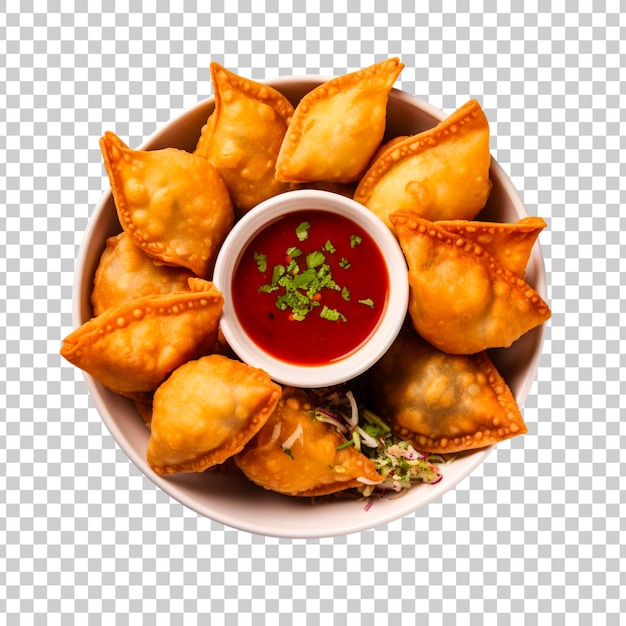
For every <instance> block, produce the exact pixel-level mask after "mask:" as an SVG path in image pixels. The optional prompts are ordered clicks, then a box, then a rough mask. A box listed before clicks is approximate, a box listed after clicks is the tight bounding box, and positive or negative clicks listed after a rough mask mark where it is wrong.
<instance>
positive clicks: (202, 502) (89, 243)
mask: <svg viewBox="0 0 626 626" xmlns="http://www.w3.org/2000/svg"><path fill="white" fill-rule="evenodd" d="M324 81H325V79H323V78H320V77H286V78H277V79H273V80H268V81H266V82H267V84H269V85H271V86H272V87H274V88H276V89H278V90H279V91H281V92H282V93H283V94H284V95H285V96H286V97H287V98H289V99H290V100H291V101H292V102H293V103H294V104H296V103H297V102H298V101H299V100H300V98H302V96H303V95H305V94H306V93H307V92H309V91H310V90H311V89H313V88H314V87H316V86H317V85H319V84H320V83H322V82H324ZM459 104H462V103H459ZM213 108H214V101H213V99H212V98H209V99H207V100H204V101H202V102H200V103H198V104H197V105H196V106H195V107H193V108H191V109H190V110H188V111H186V112H185V113H184V114H182V115H181V116H179V117H178V118H176V119H174V120H173V121H171V122H170V123H168V124H167V125H166V126H165V127H164V128H163V129H162V130H161V131H159V132H158V133H156V134H155V135H154V136H152V137H151V138H150V139H149V140H148V141H147V142H146V143H145V144H144V145H143V146H142V148H143V149H158V148H164V147H168V146H172V147H177V148H181V149H186V150H193V149H194V147H195V145H196V142H197V139H198V137H199V134H200V129H201V128H202V126H203V125H204V124H205V122H206V119H207V117H208V115H209V113H210V112H211V111H212V110H213ZM444 117H446V116H445V114H444V113H442V112H441V111H439V110H438V109H436V108H435V107H433V106H431V105H430V104H428V103H427V102H425V101H424V100H422V99H420V98H417V97H415V96H411V95H408V94H406V93H404V92H401V91H399V90H395V89H394V90H392V92H391V94H390V97H389V105H388V116H387V136H388V137H393V136H398V135H406V134H410V133H416V132H419V131H422V130H426V129H428V128H431V127H433V126H434V125H435V124H437V123H438V122H439V121H441V120H442V119H444ZM111 130H115V129H114V128H113V129H111ZM490 175H491V179H492V182H493V190H492V192H491V195H490V198H489V201H488V203H487V206H486V207H485V209H484V210H483V211H482V212H481V214H480V215H479V216H478V218H477V219H484V220H492V221H500V222H512V221H516V220H518V219H521V218H523V217H526V216H527V215H528V214H527V212H526V209H525V207H524V204H523V202H522V200H521V198H520V196H519V195H518V193H517V191H516V190H515V188H514V187H513V185H512V183H511V181H510V180H509V178H508V177H507V176H506V174H505V173H504V171H503V170H502V168H501V167H500V166H499V165H498V164H497V163H496V162H495V161H494V160H492V165H491V172H490ZM120 231H121V227H120V224H119V222H118V219H117V214H116V211H115V206H114V204H113V198H112V195H111V193H110V191H106V192H105V193H104V195H103V197H102V199H101V201H100V203H99V204H98V206H97V207H96V208H95V210H94V212H93V216H92V218H91V220H90V223H89V225H88V228H87V232H86V233H85V237H84V240H83V243H82V246H81V250H80V254H79V257H78V260H77V264H76V276H75V284H74V293H73V323H74V325H75V326H79V325H80V324H82V323H84V322H86V321H87V320H88V319H89V318H90V317H91V316H92V309H91V304H90V294H91V289H92V285H93V277H94V273H95V269H96V267H97V264H98V260H99V258H100V255H101V254H102V251H103V250H104V247H105V242H106V239H107V237H109V236H111V235H114V234H117V233H119V232H120ZM526 280H527V281H528V282H529V284H530V285H531V286H533V287H534V289H535V290H536V291H537V292H538V293H539V294H540V295H541V296H542V297H544V298H545V295H546V280H545V267H544V262H543V257H542V254H541V249H540V247H539V245H535V247H534V249H533V251H532V255H531V258H530V261H529V264H528V268H527V274H526ZM543 337H544V326H541V327H538V328H535V329H533V330H532V331H530V332H529V333H527V334H526V335H524V336H523V337H522V338H521V339H519V340H518V341H516V342H515V343H514V344H513V346H512V347H511V348H508V349H502V350H493V351H491V352H490V357H491V359H492V360H493V362H494V364H495V365H496V366H497V367H498V369H499V371H500V372H501V373H502V375H503V376H504V378H505V380H506V381H507V383H508V385H509V387H510V388H511V391H512V392H513V394H514V396H515V398H516V400H517V402H518V404H519V405H520V407H521V406H522V405H523V403H524V400H525V399H526V396H527V395H528V392H529V390H530V388H531V385H532V383H533V381H534V378H535V375H536V372H537V367H538V363H539V358H540V355H541V347H542V344H543ZM85 380H86V382H87V386H88V389H89V392H90V394H91V396H92V399H93V401H94V403H95V405H96V407H97V409H98V411H99V413H100V415H101V416H102V420H103V421H104V423H105V425H106V426H107V428H108V429H109V431H110V432H111V434H112V435H113V437H114V438H115V440H116V441H117V443H118V444H119V446H120V447H121V448H122V450H123V451H124V452H125V453H126V454H127V455H128V457H129V458H130V459H131V461H132V462H133V463H134V464H135V465H136V466H137V467H138V468H139V469H140V470H141V471H142V472H143V473H144V474H145V475H146V476H147V477H148V478H150V480H152V481H153V482H154V483H155V484H156V485H157V486H158V487H160V488H161V489H163V491H165V492H166V493H168V494H169V495H170V496H172V497H173V498H175V499H176V500H178V501H179V502H181V503H182V504H184V505H185V506H187V507H189V508H190V509H192V510H194V511H196V512H197V513H199V514H200V515H204V516H206V517H208V518H211V519H213V520H215V521H217V522H220V523H222V524H225V525H227V526H231V527H234V528H237V529H240V530H244V531H248V532H251V533H256V534H259V535H268V536H275V537H291V538H306V537H328V536H336V535H344V534H347V533H352V532H357V531H362V530H367V529H371V528H374V527H377V526H380V525H383V524H387V523H389V522H391V521H393V520H395V519H398V518H400V517H403V516H405V515H407V514H410V513H413V512H414V511H416V510H417V509H418V508H420V507H423V506H425V505H426V504H428V503H429V502H431V501H433V500H435V499H437V498H439V497H441V496H442V495H443V494H444V493H445V492H447V491H449V490H450V489H453V488H454V487H455V485H456V484H457V483H458V482H459V481H461V480H462V479H463V478H465V477H467V476H468V475H469V474H470V473H471V472H472V471H473V470H474V469H475V468H476V467H478V466H479V465H480V464H481V463H483V461H484V460H485V459H486V458H487V456H488V455H489V453H490V450H491V448H485V449H482V450H477V451H475V452H471V453H468V454H465V455H462V456H460V457H459V458H457V459H456V460H455V461H454V462H453V463H451V464H450V465H447V466H444V467H443V479H442V480H441V481H440V482H439V483H437V484H435V485H428V484H423V485H418V486H416V487H414V488H412V489H411V490H409V491H408V492H407V493H406V494H405V495H403V496H402V497H401V498H397V499H384V500H376V501H375V502H374V504H373V506H371V507H370V508H369V509H367V510H366V507H365V506H364V504H363V502H358V501H352V500H340V501H334V502H323V503H319V504H315V505H312V504H311V502H310V501H309V500H308V499H306V498H305V499H300V498H294V497H288V496H282V495H279V494H276V493H272V492H269V491H265V490H263V489H261V488H260V487H257V486H255V485H254V484H252V483H251V482H250V481H248V480H247V479H245V478H243V477H242V476H239V475H235V474H233V475H225V474H212V473H207V472H205V473H203V474H181V475H175V476H172V477H167V478H166V477H160V476H157V475H156V474H155V473H154V472H152V470H151V469H150V467H149V466H148V464H147V462H146V458H145V453H146V447H147V443H148V437H149V432H148V430H147V429H146V427H145V424H144V422H143V420H142V419H141V417H140V416H139V414H138V413H137V412H136V410H135V408H134V406H133V404H132V402H130V401H129V400H127V399H126V398H123V397H121V396H119V395H117V394H115V393H113V392H111V391H109V390H108V389H106V388H104V387H103V386H102V385H100V384H99V383H98V382H96V381H95V380H93V379H92V378H91V377H90V376H88V375H85Z"/></svg>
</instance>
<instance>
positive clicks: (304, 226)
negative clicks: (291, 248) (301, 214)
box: [296, 222, 311, 241]
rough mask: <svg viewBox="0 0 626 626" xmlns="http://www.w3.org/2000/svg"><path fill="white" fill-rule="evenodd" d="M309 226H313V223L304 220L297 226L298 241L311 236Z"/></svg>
mask: <svg viewBox="0 0 626 626" xmlns="http://www.w3.org/2000/svg"><path fill="white" fill-rule="evenodd" d="M309 228H311V224H309V222H302V223H301V224H300V225H299V226H298V227H297V228H296V236H297V237H298V241H304V240H305V239H307V237H308V236H309Z"/></svg>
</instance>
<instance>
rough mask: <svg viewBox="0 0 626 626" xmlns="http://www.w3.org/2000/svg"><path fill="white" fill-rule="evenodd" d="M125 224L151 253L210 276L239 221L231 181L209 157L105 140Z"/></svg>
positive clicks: (103, 147) (113, 138) (103, 145)
mask: <svg viewBox="0 0 626 626" xmlns="http://www.w3.org/2000/svg"><path fill="white" fill-rule="evenodd" d="M100 147H101V150H102V155H103V157H104V165H105V168H106V171H107V174H108V175H109V181H110V183H111V190H112V192H113V199H114V200H115V207H116V209H117V215H118V218H119V220H120V224H121V225H122V228H123V229H124V230H125V231H126V232H127V233H128V235H129V236H130V238H131V239H132V241H133V243H134V244H135V245H137V246H139V247H140V248H141V249H142V250H143V251H144V252H145V253H146V254H147V255H148V256H151V257H152V258H154V259H157V260H158V261H160V262H161V263H163V264H165V265H175V266H181V267H186V268H188V269H190V270H191V271H192V272H194V274H196V275H197V276H199V277H200V278H208V277H209V275H210V272H211V270H212V268H213V265H214V263H215V258H216V256H217V252H218V249H219V247H220V245H221V244H222V242H223V241H224V239H225V238H226V235H227V234H228V231H229V230H230V228H231V226H232V225H233V221H234V212H233V206H232V202H231V199H230V194H229V192H228V188H227V187H226V183H225V182H224V180H223V179H222V177H221V176H220V174H219V173H218V171H217V170H216V169H215V167H213V165H211V163H209V161H208V160H207V159H204V158H202V157H199V156H197V155H194V154H190V153H189V152H185V151H183V150H178V149H176V148H164V149H163V150H152V151H144V150H132V149H131V148H129V147H128V146H126V145H125V144H124V142H123V141H122V140H121V139H120V138H119V137H117V136H116V135H115V134H114V133H112V132H107V133H105V135H104V137H102V138H101V139H100Z"/></svg>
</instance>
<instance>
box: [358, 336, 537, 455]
mask: <svg viewBox="0 0 626 626" xmlns="http://www.w3.org/2000/svg"><path fill="white" fill-rule="evenodd" d="M369 389H370V393H371V401H372V403H373V406H374V409H375V410H376V411H377V413H378V414H379V415H380V416H381V417H382V418H383V419H384V420H385V421H386V422H387V423H388V424H389V425H390V426H391V428H392V430H393V431H394V433H395V434H396V435H398V436H399V437H401V438H403V439H405V440H407V441H410V442H411V443H412V444H413V445H414V447H415V448H416V449H418V450H421V451H422V452H432V453H444V452H460V451H463V450H471V449H474V448H482V447H485V446H488V445H491V444H494V443H497V442H498V441H502V440H504V439H509V438H511V437H514V436H516V435H521V434H524V433H526V432H527V428H526V425H525V424H524V421H523V419H522V416H521V414H520V411H519V408H518V407H517V403H516V402H515V398H514V397H513V394H512V393H511V391H510V389H509V388H508V386H507V384H506V383H505V381H504V380H503V379H502V377H501V376H500V374H499V373H498V371H497V370H496V368H495V367H494V366H493V364H492V363H491V361H490V360H489V358H488V357H487V355H486V354H485V353H484V352H481V353H479V354H473V355H452V354H446V353H445V352H441V351H440V350H437V348H435V347H433V346H431V345H430V344H429V343H427V342H426V341H424V339H422V338H421V337H420V336H419V335H418V334H417V333H416V332H415V331H414V330H413V329H412V328H411V327H410V326H407V327H405V328H404V329H403V330H402V332H401V333H400V335H398V337H397V339H396V340H395V342H394V343H393V345H392V347H391V348H390V349H389V351H388V352H387V353H386V354H385V355H384V356H383V358H382V359H381V360H380V361H379V362H378V363H376V365H374V367H373V368H372V370H371V371H370V372H369Z"/></svg>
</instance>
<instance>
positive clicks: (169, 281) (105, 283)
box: [91, 232, 194, 316]
mask: <svg viewBox="0 0 626 626" xmlns="http://www.w3.org/2000/svg"><path fill="white" fill-rule="evenodd" d="M193 276H194V274H193V272H192V271H191V270H188V269H186V268H183V267H168V266H166V265H157V264H156V263H155V262H154V260H153V259H151V258H150V257H149V256H148V255H147V254H145V253H144V252H143V251H142V250H141V249H140V248H138V247H137V246H136V245H135V244H134V243H133V242H132V241H131V239H130V237H129V236H128V235H127V234H126V233H125V232H121V233H120V234H119V235H115V236H114V237H109V238H108V239H107V242H106V248H105V250H104V252H103V253H102V255H101V257H100V262H99V263H98V267H97V269H96V273H95V276H94V280H93V291H92V292H91V304H92V306H93V314H94V315H95V316H98V315H100V314H101V313H104V311H106V310H107V309H110V308H112V307H114V306H118V305H119V304H125V303H127V302H131V301H132V300H137V299H138V298H143V297H144V296H151V295H158V294H161V295H163V294H168V293H174V292H177V291H188V290H189V287H188V284H187V279H188V278H192V277H193Z"/></svg>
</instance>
